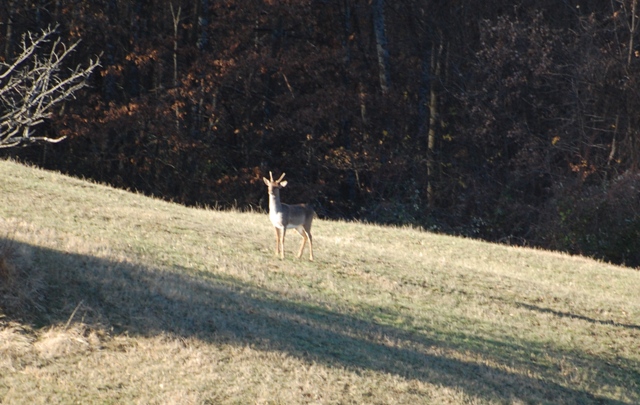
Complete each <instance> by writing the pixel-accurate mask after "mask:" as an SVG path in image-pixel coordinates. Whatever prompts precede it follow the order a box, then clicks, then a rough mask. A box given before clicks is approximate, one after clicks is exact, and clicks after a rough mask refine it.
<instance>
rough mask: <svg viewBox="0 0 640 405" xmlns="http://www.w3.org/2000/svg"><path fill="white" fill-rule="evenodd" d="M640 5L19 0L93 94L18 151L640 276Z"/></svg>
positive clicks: (153, 182) (176, 193)
mask: <svg viewBox="0 0 640 405" xmlns="http://www.w3.org/2000/svg"><path fill="white" fill-rule="evenodd" d="M637 1H638V0H616V1H611V2H605V1H593V0H565V1H557V0H553V1H552V0H540V1H534V0H529V1H527V0H520V1H515V2H514V1H512V0H509V1H506V0H504V1H492V2H487V1H450V2H443V1H428V0H397V1H384V0H299V1H266V0H262V1H259V0H242V1H238V0H197V1H196V0H189V1H186V0H157V1H151V0H126V1H125V0H56V1H50V0H10V1H5V2H3V5H2V6H0V7H1V8H0V13H1V14H0V23H1V24H2V25H0V55H1V56H0V58H2V60H4V61H10V60H11V58H12V57H13V56H14V55H15V53H16V47H17V46H18V45H19V43H20V38H21V35H22V34H23V33H25V32H27V31H34V32H37V31H40V30H42V29H43V28H46V27H48V26H52V25H55V24H59V28H58V30H59V34H60V36H61V37H62V38H63V39H64V40H69V41H74V40H77V39H81V40H82V42H81V44H80V45H79V47H78V51H77V52H76V53H75V54H74V55H73V59H74V60H73V61H71V62H72V63H75V64H83V63H86V62H87V61H88V59H89V58H90V57H95V56H96V55H100V58H101V64H102V66H101V68H100V69H99V71H98V72H97V73H94V74H93V76H92V78H91V87H90V88H89V89H86V90H84V91H83V93H82V94H81V95H80V96H78V97H77V99H75V100H71V101H69V102H67V103H66V104H65V105H64V106H63V107H61V108H60V110H59V112H58V113H56V114H55V115H54V116H52V117H51V119H50V121H49V122H47V123H46V124H45V125H43V126H42V127H41V128H40V129H39V130H40V131H42V132H44V133H51V135H52V136H53V135H55V136H65V135H66V136H68V140H66V141H65V142H63V143H60V144H56V145H43V146H40V147H31V148H26V149H21V150H10V151H8V152H4V153H5V154H10V155H13V156H17V157H19V158H21V159H25V160H29V161H31V162H34V163H37V164H39V165H41V166H44V167H47V168H51V169H56V170H60V171H63V172H67V173H70V174H73V175H78V176H84V177H88V178H92V179H95V180H98V181H101V182H106V183H110V184H112V185H115V186H118V187H123V188H130V189H135V190H139V191H142V192H145V193H148V194H152V195H156V196H161V197H163V198H166V199H171V200H174V201H178V202H181V203H185V204H189V205H209V206H219V207H230V206H237V207H249V206H254V207H255V206H261V207H266V190H265V187H264V184H263V183H262V182H261V177H262V176H264V175H267V176H268V172H269V171H270V170H271V171H273V172H274V174H278V175H279V173H281V172H283V171H284V172H287V178H288V179H289V180H290V187H288V189H287V190H286V191H285V192H284V194H283V199H284V200H285V201H286V202H299V201H311V202H312V203H314V205H315V206H316V207H317V211H318V212H319V214H320V215H321V216H323V217H330V218H359V219H363V220H368V221H375V222H382V223H398V224H400V223H410V224H415V225H419V226H424V227H425V228H427V229H432V230H438V231H442V232H449V233H457V234H463V235H469V236H473V237H479V238H484V239H488V240H494V241H502V242H507V243H517V244H530V245H535V246H541V247H545V248H551V249H558V250H564V251H570V252H574V253H582V254H587V255H591V256H596V257H600V258H603V259H606V260H611V261H614V262H618V263H626V264H628V265H634V266H639V265H640V216H639V210H640V188H639V187H640V175H639V174H638V169H639V166H640V133H639V128H640V122H639V121H640V113H639V111H640V46H639V43H640V36H639V35H638V25H639V24H640V18H639V17H640V15H639V13H640V10H637Z"/></svg>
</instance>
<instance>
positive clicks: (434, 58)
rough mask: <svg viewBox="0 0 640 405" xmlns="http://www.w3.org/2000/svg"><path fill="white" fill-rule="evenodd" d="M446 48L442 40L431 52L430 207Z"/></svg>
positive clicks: (428, 149)
mask: <svg viewBox="0 0 640 405" xmlns="http://www.w3.org/2000/svg"><path fill="white" fill-rule="evenodd" d="M443 48H444V45H443V41H442V39H440V45H439V46H438V49H437V50H436V44H435V42H434V43H433V48H432V50H431V75H430V79H431V80H430V81H429V83H430V86H429V132H428V133H427V202H428V204H429V207H433V206H434V204H435V193H434V187H433V183H434V175H435V163H434V160H435V159H434V156H435V148H436V123H437V120H438V83H439V82H440V72H441V63H440V60H441V59H442V50H443Z"/></svg>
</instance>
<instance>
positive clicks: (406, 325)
mask: <svg viewBox="0 0 640 405" xmlns="http://www.w3.org/2000/svg"><path fill="white" fill-rule="evenodd" d="M0 177H1V178H2V181H0V188H1V189H2V190H1V192H0V238H1V240H0V253H1V254H2V255H1V256H2V260H0V283H2V284H0V294H1V295H0V299H1V300H2V301H1V302H2V305H3V307H2V308H1V309H0V402H2V403H10V404H11V403H35V404H37V403H47V404H52V403H74V402H78V403H84V404H86V403H158V404H166V403H177V404H201V403H211V404H214V403H216V404H217V403H243V404H244V403H282V404H291V403H343V404H348V403H353V404H361V403H372V404H375V403H379V404H408V403H411V404H415V403H434V404H443V403H451V404H460V403H469V404H485V403H509V404H524V403H565V404H571V403H575V404H584V403H610V404H632V403H640V272H638V271H636V270H631V269H626V268H622V267H616V266H610V265H606V264H603V263H598V262H595V261H591V260H587V259H584V258H579V257H569V256H566V255H561V254H557V253H550V252H543V251H535V250H528V249H522V248H511V247H505V246H499V245H492V244H487V243H481V242H477V241H472V240H467V239H462V238H454V237H448V236H441V235H434V234H430V233H426V232H421V231H417V230H413V229H408V228H389V227H380V226H372V225H364V224H356V223H345V222H331V221H321V220H316V222H314V227H313V234H314V238H315V239H314V240H315V249H314V253H315V256H316V261H315V262H313V263H312V262H309V261H307V260H297V259H295V258H294V257H293V253H294V252H295V251H296V249H297V247H298V244H299V242H300V237H299V236H298V235H297V234H295V232H289V233H288V238H287V244H286V248H287V257H286V258H285V260H279V259H277V258H275V257H274V256H273V247H274V246H273V245H274V241H273V230H272V228H271V225H270V223H269V220H268V217H267V216H266V215H265V214H257V213H236V212H218V211H212V210H201V209H200V210H199V209H191V208H185V207H182V206H179V205H175V204H170V203H166V202H162V201H158V200H154V199H150V198H146V197H143V196H140V195H137V194H134V193H128V192H124V191H119V190H114V189H111V188H108V187H104V186H101V185H95V184H92V183H89V182H85V181H81V180H76V179H71V178H68V177H64V176H61V175H58V174H55V173H50V172H45V171H41V170H36V169H32V168H27V167H24V166H21V165H18V164H15V163H12V162H5V161H0ZM289 180H290V181H295V176H293V175H292V176H291V177H290V179H289ZM265 193H266V188H265ZM282 198H283V200H284V201H285V202H286V201H289V202H297V201H295V198H294V196H292V195H289V194H288V193H287V191H286V190H283V194H282ZM305 253H306V252H305Z"/></svg>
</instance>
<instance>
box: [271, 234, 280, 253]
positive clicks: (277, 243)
mask: <svg viewBox="0 0 640 405" xmlns="http://www.w3.org/2000/svg"><path fill="white" fill-rule="evenodd" d="M273 229H275V231H276V256H278V253H280V230H279V229H278V228H273Z"/></svg>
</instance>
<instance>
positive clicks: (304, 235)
mask: <svg viewBox="0 0 640 405" xmlns="http://www.w3.org/2000/svg"><path fill="white" fill-rule="evenodd" d="M296 230H297V231H298V233H299V234H300V236H302V244H301V245H300V251H299V252H298V259H299V258H301V257H302V251H303V250H304V245H305V244H306V243H307V240H308V241H309V260H311V261H313V244H312V243H311V232H308V231H307V230H306V229H304V227H299V228H296Z"/></svg>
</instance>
